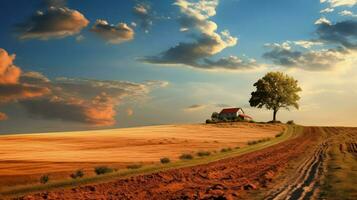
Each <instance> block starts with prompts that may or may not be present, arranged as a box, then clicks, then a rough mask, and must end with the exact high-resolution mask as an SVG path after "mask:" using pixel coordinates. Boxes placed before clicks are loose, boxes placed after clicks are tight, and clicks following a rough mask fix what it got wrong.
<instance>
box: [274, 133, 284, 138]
mask: <svg viewBox="0 0 357 200" xmlns="http://www.w3.org/2000/svg"><path fill="white" fill-rule="evenodd" d="M283 134H284V132H281V133H278V134H276V135H275V137H276V138H278V137H281V136H283Z"/></svg>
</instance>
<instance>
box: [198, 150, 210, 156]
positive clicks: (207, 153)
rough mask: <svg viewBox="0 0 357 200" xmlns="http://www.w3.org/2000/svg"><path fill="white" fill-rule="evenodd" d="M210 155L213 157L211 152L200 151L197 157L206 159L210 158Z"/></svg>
mask: <svg viewBox="0 0 357 200" xmlns="http://www.w3.org/2000/svg"><path fill="white" fill-rule="evenodd" d="M209 155H211V152H209V151H199V152H197V156H199V157H204V156H209Z"/></svg>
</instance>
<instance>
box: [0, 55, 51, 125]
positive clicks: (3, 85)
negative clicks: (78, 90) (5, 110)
mask: <svg viewBox="0 0 357 200" xmlns="http://www.w3.org/2000/svg"><path fill="white" fill-rule="evenodd" d="M14 60H15V55H9V54H8V53H7V51H5V50H4V49H0V104H6V103H9V102H16V101H19V100H24V99H31V98H35V97H40V96H43V95H45V94H48V93H49V92H50V91H49V89H48V88H46V87H39V86H36V85H33V84H31V83H22V82H20V76H21V73H22V72H21V69H20V68H19V67H17V66H15V65H14V64H13V61H14ZM5 116H6V115H5V114H2V116H0V117H1V118H2V120H5V119H7V117H5Z"/></svg>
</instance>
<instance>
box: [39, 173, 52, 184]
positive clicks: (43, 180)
mask: <svg viewBox="0 0 357 200" xmlns="http://www.w3.org/2000/svg"><path fill="white" fill-rule="evenodd" d="M48 181H50V176H49V175H47V174H46V175H42V176H41V177H40V183H42V184H46V183H48Z"/></svg>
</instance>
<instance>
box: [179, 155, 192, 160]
mask: <svg viewBox="0 0 357 200" xmlns="http://www.w3.org/2000/svg"><path fill="white" fill-rule="evenodd" d="M179 158H180V159H181V160H192V159H193V155H191V154H188V153H184V154H182V155H181V156H180V157H179Z"/></svg>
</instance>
